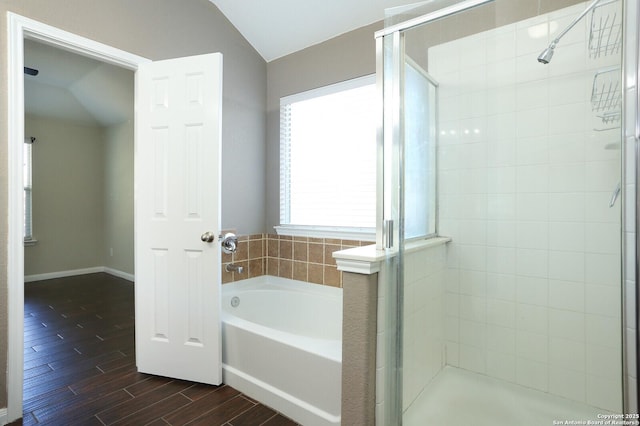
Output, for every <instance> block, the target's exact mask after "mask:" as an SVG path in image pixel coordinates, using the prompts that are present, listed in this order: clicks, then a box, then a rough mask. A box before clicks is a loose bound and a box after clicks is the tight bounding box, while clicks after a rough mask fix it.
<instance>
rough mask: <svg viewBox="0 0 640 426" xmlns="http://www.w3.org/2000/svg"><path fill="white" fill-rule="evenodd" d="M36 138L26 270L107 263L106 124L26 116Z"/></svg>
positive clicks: (34, 271) (35, 271)
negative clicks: (31, 241) (104, 245)
mask: <svg viewBox="0 0 640 426" xmlns="http://www.w3.org/2000/svg"><path fill="white" fill-rule="evenodd" d="M25 134H26V135H28V136H33V137H35V138H36V142H35V143H34V144H33V146H32V153H33V154H32V155H33V236H34V238H35V239H37V240H38V244H36V245H34V246H30V247H25V249H24V272H25V275H34V274H44V273H49V272H58V271H67V270H73V269H83V268H91V267H95V266H102V265H103V261H102V259H103V251H102V244H101V241H103V240H104V226H103V212H104V195H103V194H104V185H103V176H104V165H105V162H104V159H103V151H104V149H103V145H104V139H103V130H102V128H101V127H98V126H88V125H76V124H73V123H70V122H66V121H61V120H57V119H47V118H37V117H31V116H27V117H25Z"/></svg>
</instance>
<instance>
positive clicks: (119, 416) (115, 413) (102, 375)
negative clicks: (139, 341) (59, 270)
mask: <svg viewBox="0 0 640 426" xmlns="http://www.w3.org/2000/svg"><path fill="white" fill-rule="evenodd" d="M24 337H25V344H24V417H23V420H22V422H20V421H18V422H14V423H12V425H19V424H24V425H36V424H37V425H65V426H67V425H135V426H140V425H154V426H156V425H187V424H188V425H207V426H217V425H227V426H232V425H233V426H239V425H269V426H278V425H283V426H289V425H295V424H296V423H294V422H293V421H291V420H289V419H288V418H286V417H284V416H282V415H281V414H278V413H277V412H275V411H274V410H272V409H270V408H268V407H266V406H264V405H261V404H259V403H257V402H256V401H254V400H252V399H251V398H249V397H247V396H245V395H243V394H241V393H240V392H238V391H237V390H235V389H233V388H231V387H229V386H225V385H222V386H209V385H203V384H197V383H192V382H186V381H182V380H172V379H168V378H164V377H157V376H150V375H147V374H140V373H138V372H137V371H136V367H135V360H134V352H135V351H134V300H133V285H132V284H131V283H130V282H128V281H126V280H122V279H119V278H115V277H113V276H110V275H107V274H91V275H83V276H78V277H71V278H64V279H54V280H47V281H40V282H35V283H28V284H25V319H24Z"/></svg>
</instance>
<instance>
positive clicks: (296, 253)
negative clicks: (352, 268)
mask: <svg viewBox="0 0 640 426" xmlns="http://www.w3.org/2000/svg"><path fill="white" fill-rule="evenodd" d="M369 244H372V243H371V242H369V241H356V240H339V239H332V238H309V237H291V236H285V235H275V234H254V235H248V236H240V237H239V238H238V249H237V251H236V252H235V253H234V254H224V253H223V255H222V282H223V283H228V282H233V281H239V280H244V279H247V278H252V277H257V276H260V275H273V276H276V277H282V278H291V279H294V280H299V281H305V282H309V283H313V284H322V285H330V286H333V287H342V273H341V272H340V271H338V269H337V267H336V262H335V259H334V258H333V256H332V254H333V252H334V251H339V250H344V249H347V248H353V247H359V246H361V245H369ZM228 263H233V264H236V265H239V266H242V267H243V268H244V271H243V272H242V273H241V274H239V273H237V272H226V271H225V269H224V268H225V265H226V264H228Z"/></svg>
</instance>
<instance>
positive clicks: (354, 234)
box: [273, 225, 376, 241]
mask: <svg viewBox="0 0 640 426" xmlns="http://www.w3.org/2000/svg"><path fill="white" fill-rule="evenodd" d="M273 228H274V229H275V230H276V233H277V234H278V235H289V236H292V237H312V238H335V239H338V240H358V241H375V240H376V230H375V228H347V227H344V228H342V227H338V226H335V227H332V226H310V225H309V226H305V225H278V226H274V227H273Z"/></svg>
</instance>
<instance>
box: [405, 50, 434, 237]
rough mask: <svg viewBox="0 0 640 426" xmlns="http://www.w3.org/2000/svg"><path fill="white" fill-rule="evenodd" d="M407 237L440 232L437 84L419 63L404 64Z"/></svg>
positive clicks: (432, 234) (409, 62)
mask: <svg viewBox="0 0 640 426" xmlns="http://www.w3.org/2000/svg"><path fill="white" fill-rule="evenodd" d="M404 72H405V75H404V105H403V109H404V120H403V126H404V129H403V135H404V158H405V159H404V217H405V227H404V238H405V239H418V238H425V237H429V236H434V235H436V133H437V132H436V109H437V89H438V87H437V84H436V83H435V81H434V80H433V79H432V78H431V77H430V76H429V74H427V72H426V71H424V70H423V69H422V68H421V67H420V66H419V65H418V64H417V63H415V62H414V61H412V60H410V59H409V58H407V63H406V64H405V67H404Z"/></svg>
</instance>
